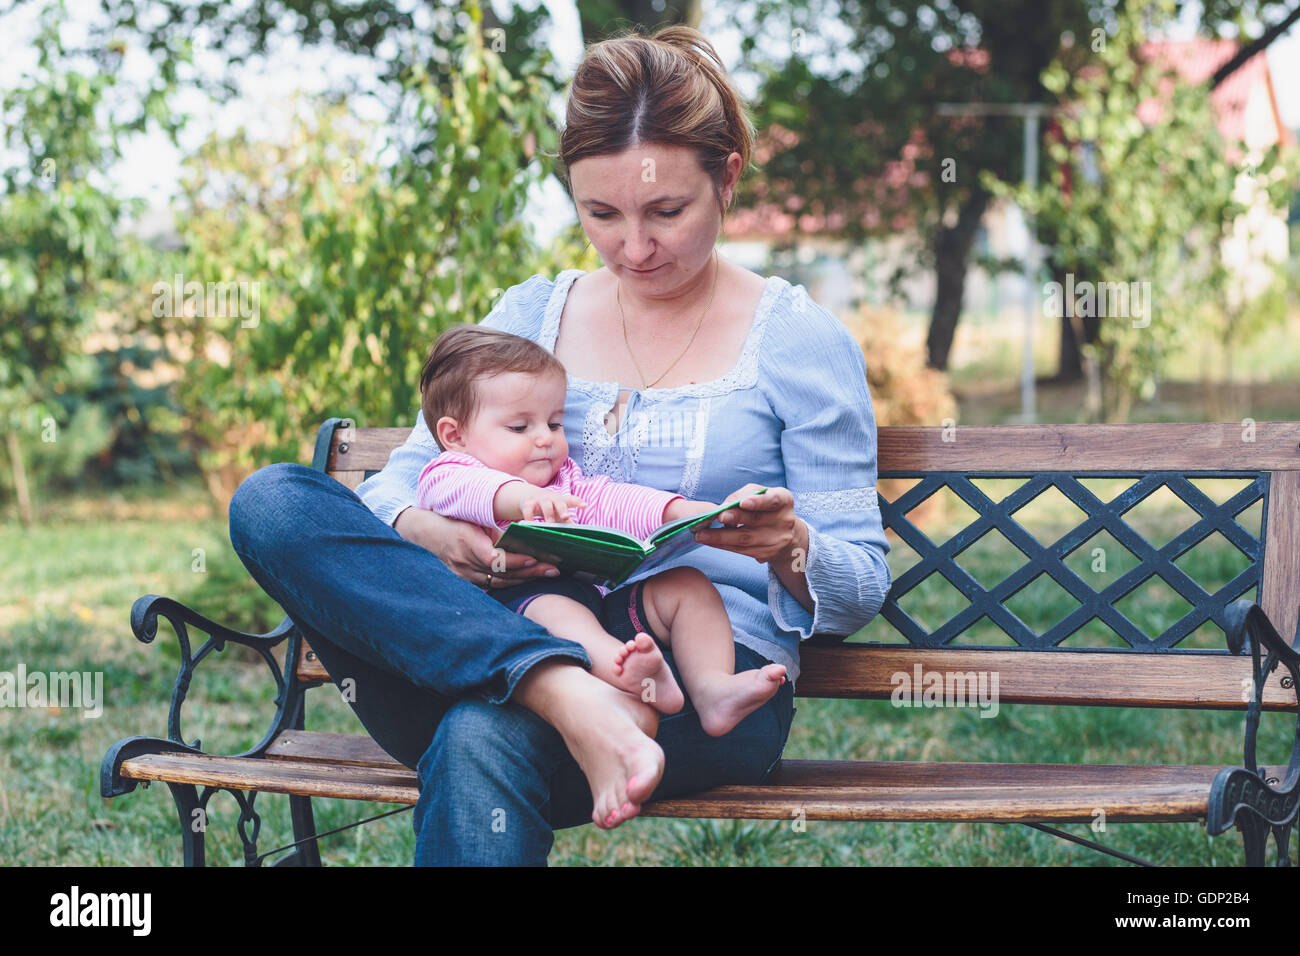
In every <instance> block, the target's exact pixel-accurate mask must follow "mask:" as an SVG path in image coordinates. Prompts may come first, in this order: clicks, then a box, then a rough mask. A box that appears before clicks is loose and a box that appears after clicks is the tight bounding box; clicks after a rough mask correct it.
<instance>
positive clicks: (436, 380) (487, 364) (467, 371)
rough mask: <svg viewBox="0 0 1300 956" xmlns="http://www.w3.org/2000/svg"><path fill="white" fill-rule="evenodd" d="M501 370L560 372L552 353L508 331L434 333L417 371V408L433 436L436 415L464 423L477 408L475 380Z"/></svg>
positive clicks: (461, 329) (466, 328)
mask: <svg viewBox="0 0 1300 956" xmlns="http://www.w3.org/2000/svg"><path fill="white" fill-rule="evenodd" d="M506 372H523V373H525V374H527V375H543V374H548V373H549V374H555V375H559V376H560V377H561V378H563V377H564V375H565V372H564V366H563V365H562V364H561V363H560V360H559V359H557V358H556V357H555V356H554V355H552V354H551V353H550V352H548V351H546V349H544V348H542V347H541V346H540V345H538V344H537V343H536V342H533V341H530V340H529V339H526V338H523V337H522V336H518V335H511V334H510V333H509V332H501V331H498V330H497V329H485V328H482V327H481V326H477V325H458V326H454V327H453V328H450V329H448V330H447V331H446V332H443V333H442V334H441V335H440V336H438V340H437V341H436V342H434V343H433V348H432V349H430V350H429V357H428V358H427V359H425V361H424V369H423V370H422V371H421V372H420V407H421V408H422V409H423V410H424V423H425V424H426V425H427V426H428V427H429V431H430V432H432V433H433V438H434V441H438V434H437V424H438V419H440V418H442V417H443V416H444V415H449V416H450V417H452V418H454V419H456V421H457V422H459V423H460V424H461V426H462V427H463V426H464V425H466V424H467V423H468V422H469V421H470V419H471V418H473V417H474V415H475V413H476V412H477V411H478V407H479V395H478V382H479V381H480V380H481V379H483V378H486V377H488V376H491V375H500V374H503V373H506ZM438 447H439V448H442V442H440V441H438ZM443 451H446V449H445V448H443Z"/></svg>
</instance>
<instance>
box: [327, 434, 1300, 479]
mask: <svg viewBox="0 0 1300 956" xmlns="http://www.w3.org/2000/svg"><path fill="white" fill-rule="evenodd" d="M410 434H411V430H410V429H409V428H352V429H348V430H347V432H346V433H345V435H344V437H343V438H340V437H339V436H338V434H336V436H335V440H334V442H333V443H332V447H331V449H330V457H329V468H328V470H329V472H330V473H331V474H332V473H333V472H335V471H378V470H379V469H381V468H383V467H384V465H386V464H388V456H389V454H391V453H392V451H393V449H394V448H397V447H398V446H399V445H401V444H402V443H403V442H405V441H406V439H407V436H409V435H410ZM876 434H877V443H878V459H877V466H878V468H879V470H880V473H881V474H885V473H889V472H910V471H980V472H988V473H1012V474H1014V473H1017V472H1023V471H1071V472H1083V471H1108V470H1123V471H1184V470H1186V471H1297V470H1300V422H1257V423H1254V425H1253V426H1252V427H1251V429H1247V428H1246V427H1245V426H1243V425H1242V424H1241V423H1240V422H1158V423H1154V424H1133V425H1127V424H1126V425H1100V424H1087V425H988V426H965V425H964V426H960V427H958V428H956V429H955V430H952V431H950V430H948V429H945V428H934V427H903V426H881V427H880V428H878V429H877V430H876ZM341 443H346V445H347V450H346V451H340V450H339V448H340V445H341Z"/></svg>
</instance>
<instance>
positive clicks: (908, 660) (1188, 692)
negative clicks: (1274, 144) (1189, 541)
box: [298, 644, 1296, 710]
mask: <svg viewBox="0 0 1300 956" xmlns="http://www.w3.org/2000/svg"><path fill="white" fill-rule="evenodd" d="M310 650H311V649H310V648H308V647H307V646H306V644H304V645H303V648H302V651H301V652H300V654H299V658H298V679H299V680H311V681H326V680H329V674H328V673H326V671H325V668H324V667H323V666H322V665H321V663H320V661H319V660H318V659H317V658H316V657H315V655H312V657H311V659H310V660H309V659H308V657H307V655H308V653H309V652H310ZM800 659H801V665H802V672H801V673H800V676H799V683H798V686H797V688H796V692H797V694H798V696H800V697H834V698H846V699H860V700H888V699H889V698H890V695H891V694H893V692H894V689H895V687H896V686H898V685H897V684H895V683H894V680H893V677H894V675H895V674H899V673H902V674H906V675H907V676H908V678H909V680H910V679H912V678H914V676H915V668H916V665H917V664H920V665H921V670H922V674H923V675H924V674H928V673H931V672H934V671H939V672H942V673H944V674H957V673H961V674H966V673H970V672H975V673H976V674H979V673H981V672H983V673H985V674H989V675H991V674H992V673H993V672H997V675H998V701H999V703H1003V704H1074V705H1094V706H1118V707H1186V708H1195V709H1203V710H1215V709H1219V710H1244V709H1245V707H1246V704H1245V702H1244V701H1242V699H1241V692H1242V683H1241V682H1242V679H1243V678H1245V679H1249V678H1250V658H1248V657H1229V656H1228V655H1226V654H1217V655H1216V654H1195V655H1193V654H1141V655H1137V654H1117V653H1114V652H1105V651H1094V652H1089V651H1017V650H1006V651H1000V650H970V649H966V650H962V649H956V648H916V647H909V646H904V645H881V644H843V645H840V646H837V647H827V646H822V647H816V646H810V645H805V646H804V647H803V648H802V649H801V651H800ZM1284 673H1285V672H1284V671H1283V670H1281V669H1279V670H1277V671H1274V673H1273V674H1272V675H1270V677H1269V678H1268V682H1267V683H1266V684H1265V687H1264V709H1265V710H1295V709H1296V698H1295V694H1294V693H1293V692H1291V691H1289V690H1287V689H1286V688H1284V687H1283V686H1282V684H1281V680H1282V677H1283V675H1284ZM989 679H991V677H989V678H986V680H989ZM989 686H991V685H989ZM917 694H918V695H919V694H920V691H919V690H918V691H917Z"/></svg>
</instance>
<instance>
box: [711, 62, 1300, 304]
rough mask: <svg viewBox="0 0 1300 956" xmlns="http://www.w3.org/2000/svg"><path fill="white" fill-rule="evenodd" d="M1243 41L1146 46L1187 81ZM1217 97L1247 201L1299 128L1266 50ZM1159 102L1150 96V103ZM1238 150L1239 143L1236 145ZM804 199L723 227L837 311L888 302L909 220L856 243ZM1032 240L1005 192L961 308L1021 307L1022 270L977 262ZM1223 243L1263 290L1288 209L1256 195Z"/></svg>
mask: <svg viewBox="0 0 1300 956" xmlns="http://www.w3.org/2000/svg"><path fill="white" fill-rule="evenodd" d="M1237 49H1238V44H1237V41H1235V40H1219V39H1195V40H1187V41H1151V42H1148V43H1147V44H1145V46H1144V51H1145V52H1146V53H1147V54H1148V56H1149V58H1150V59H1151V60H1153V61H1155V62H1157V63H1164V64H1167V65H1168V66H1169V67H1170V68H1172V69H1173V70H1174V71H1176V72H1177V74H1178V75H1179V77H1180V78H1181V79H1182V80H1183V81H1185V82H1188V83H1208V82H1209V79H1210V77H1211V76H1212V75H1213V74H1214V72H1215V70H1217V69H1218V68H1219V67H1220V66H1222V65H1223V64H1224V63H1225V62H1227V60H1228V59H1229V58H1231V57H1232V56H1233V54H1235V53H1236V52H1237ZM1210 103H1211V106H1212V108H1213V110H1214V116H1215V122H1216V125H1217V126H1218V130H1219V133H1220V134H1221V135H1222V136H1223V138H1224V139H1225V140H1227V141H1229V142H1238V141H1242V142H1244V143H1245V146H1246V153H1245V155H1233V154H1232V153H1230V154H1229V158H1230V159H1232V160H1234V161H1237V162H1241V163H1242V165H1243V171H1242V173H1241V175H1240V177H1239V180H1238V190H1239V192H1238V196H1239V197H1240V198H1242V199H1243V200H1245V199H1247V198H1248V197H1250V196H1252V195H1254V194H1255V189H1254V184H1253V182H1252V178H1251V174H1250V172H1249V171H1248V168H1247V167H1248V164H1249V161H1250V160H1253V159H1255V158H1258V157H1259V156H1260V155H1262V154H1263V153H1264V152H1265V151H1266V150H1267V149H1268V148H1269V147H1271V146H1273V145H1274V144H1281V145H1282V146H1283V147H1292V146H1294V145H1295V136H1294V135H1293V134H1292V132H1291V131H1290V130H1289V129H1287V128H1286V126H1285V125H1284V124H1283V123H1282V118H1281V114H1280V113H1279V112H1278V107H1277V97H1276V94H1275V91H1274V87H1273V80H1272V76H1271V74H1270V72H1269V68H1268V60H1267V57H1266V55H1265V54H1264V53H1262V52H1261V53H1259V54H1257V55H1255V56H1253V57H1251V59H1250V60H1248V61H1247V62H1246V63H1245V64H1244V65H1242V66H1241V67H1240V68H1239V69H1238V70H1237V71H1236V72H1234V73H1233V74H1232V75H1231V76H1229V77H1228V78H1227V79H1226V80H1225V81H1224V82H1223V83H1221V84H1220V85H1219V87H1218V88H1217V89H1216V90H1214V91H1213V92H1212V93H1211V95H1210ZM1156 109H1158V107H1157V106H1156V105H1155V104H1152V105H1151V108H1150V112H1154V110H1156ZM1144 118H1148V119H1149V118H1151V117H1150V116H1149V115H1148V116H1146V117H1144ZM791 135H792V134H791ZM1234 152H1237V153H1239V152H1240V151H1239V150H1235V148H1234ZM906 159H907V158H906V157H903V159H902V161H900V162H899V163H897V164H896V168H895V169H893V170H892V171H891V172H892V174H894V175H896V176H897V177H899V178H900V184H901V181H902V180H905V179H906V177H907V176H909V175H913V174H915V170H914V169H911V168H910V164H909V163H908V162H906ZM799 206H800V201H799V199H798V197H792V198H791V200H789V201H788V202H787V204H786V206H785V207H781V206H778V205H776V204H773V203H769V204H763V205H757V206H755V207H753V208H748V209H742V210H738V211H737V212H736V213H734V214H733V215H731V216H729V217H728V219H727V222H726V224H725V226H724V237H725V239H726V241H727V243H728V245H727V251H728V255H731V256H733V257H734V258H735V259H736V260H737V261H739V262H741V263H742V264H744V265H746V266H749V267H750V268H753V269H755V270H756V271H759V272H763V271H765V269H766V270H773V271H777V272H779V273H780V274H782V275H784V276H786V277H787V278H788V279H789V280H790V281H791V282H796V283H801V284H803V285H805V286H807V288H808V291H809V293H810V294H811V295H812V296H813V298H814V299H815V300H816V301H818V302H819V303H821V304H822V305H823V306H825V307H826V308H828V309H830V310H831V311H833V312H837V313H844V312H848V311H850V310H852V309H853V308H855V307H856V306H857V305H858V304H860V303H870V304H880V303H884V302H886V301H888V299H889V279H890V276H891V275H892V274H893V273H894V272H895V270H896V269H897V268H898V267H899V266H900V265H904V264H906V263H907V261H908V257H909V256H911V255H912V252H911V250H912V249H913V248H914V247H915V243H914V242H909V241H908V240H909V238H910V239H913V240H914V239H915V237H909V236H908V235H907V234H906V232H905V230H906V229H907V228H909V227H908V225H907V224H906V223H900V224H899V234H898V235H897V236H894V237H886V238H881V239H873V240H870V241H868V242H866V243H855V242H848V241H846V240H844V239H841V238H839V232H838V230H839V227H840V226H842V224H841V223H836V222H832V221H825V219H824V217H819V216H813V215H809V214H802V213H801V211H800V208H799ZM1030 239H1031V237H1030V235H1029V230H1028V228H1027V227H1026V223H1025V220H1024V217H1023V216H1022V215H1021V213H1020V210H1019V208H1018V207H1016V206H1015V205H1014V204H1012V203H1010V202H1007V201H1005V200H1001V199H995V200H994V201H993V202H991V203H990V205H989V208H988V211H987V212H986V213H985V215H984V217H983V219H982V220H981V224H980V229H979V232H978V233H977V234H976V238H975V242H974V246H973V248H972V256H971V258H972V265H971V267H970V269H969V271H968V272H967V276H966V289H965V297H964V301H963V308H962V311H963V315H964V317H965V319H972V320H974V322H975V323H976V324H979V323H981V322H993V321H996V320H997V319H998V317H999V315H1000V314H1001V313H1002V312H1003V311H1004V310H1006V309H1015V310H1019V309H1020V308H1022V305H1023V303H1024V302H1025V301H1026V290H1025V287H1024V279H1023V278H1022V277H1021V275H1019V274H1018V273H1015V274H1013V273H1001V274H990V273H989V272H987V271H986V270H984V269H982V268H980V267H979V266H977V265H976V264H975V262H976V261H977V260H978V259H979V258H981V257H991V258H998V259H1017V260H1022V259H1023V258H1024V257H1025V255H1026V253H1027V251H1028V249H1029V243H1030ZM791 247H793V248H791ZM1223 252H1224V260H1225V264H1227V265H1228V267H1229V268H1230V269H1231V270H1232V271H1233V272H1234V274H1236V275H1237V276H1238V277H1239V279H1240V282H1241V286H1242V289H1243V291H1245V292H1247V293H1248V294H1254V293H1256V292H1258V291H1259V289H1260V288H1261V286H1262V285H1264V284H1266V283H1267V282H1268V281H1269V280H1270V278H1271V276H1272V269H1271V265H1270V263H1273V262H1279V261H1282V260H1284V259H1285V258H1286V257H1287V255H1288V229H1287V210H1286V209H1272V208H1269V207H1267V206H1266V205H1263V204H1259V203H1256V204H1254V205H1253V206H1252V207H1251V210H1250V212H1249V213H1248V214H1247V215H1245V216H1243V217H1242V218H1241V220H1240V221H1239V222H1238V223H1237V227H1236V229H1235V234H1234V235H1233V236H1232V237H1231V238H1230V239H1228V240H1227V241H1226V243H1225V245H1224V250H1223ZM934 290H935V279H934V275H933V273H932V272H916V273H914V274H912V275H911V276H910V277H909V278H908V279H907V280H906V281H904V282H903V283H902V285H901V287H900V291H901V293H902V296H903V303H904V308H905V309H906V310H907V311H913V312H918V313H922V314H928V313H929V311H930V309H931V307H932V306H933V304H934V294H935V292H934ZM1034 294H1035V296H1037V292H1035V293H1034ZM965 319H964V320H965Z"/></svg>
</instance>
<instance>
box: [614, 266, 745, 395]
mask: <svg viewBox="0 0 1300 956" xmlns="http://www.w3.org/2000/svg"><path fill="white" fill-rule="evenodd" d="M717 259H718V251H717V250H716V249H715V250H713V260H714V266H715V268H714V270H713V288H711V289H710V290H709V301H708V302H707V303H706V304H705V306H704V311H703V312H701V313H700V320H699V321H698V322H696V323H695V331H694V332H692V333H691V337H690V339H689V340H688V341H687V343H686V348H684V349H682V351H681V354H680V355H678V356H677V358H675V359H673V362H672V365H669V366H668V367H667V368H666V369H664V373H663V375H660V376H659V377H658V378H657V379H655V380H654V381H653V382H651V383H650V384H649V385H647V384H646V380H645V372H643V371H641V366H640V365H638V364H637V361H636V356H635V355H633V354H632V343H631V342H629V341H628V340H627V316H626V315H624V314H623V295H622V293H623V285H622V283H619V284H618V285H617V286H616V287H615V288H616V291H615V293H614V298H615V300H616V301H617V302H618V316H619V319H621V320H622V322H623V344H624V345H625V346H627V355H628V358H630V359H631V360H632V367H633V368H635V369H636V373H637V375H639V376H641V387H642V388H654V387H655V386H656V385H658V384H659V383H660V382H662V381H663V380H664V379H665V378H666V377H667V375H668V373H669V372H671V371H672V370H673V367H674V366H676V365H677V363H678V362H680V361H681V360H682V359H683V358H684V357H685V355H686V353H687V352H689V351H690V350H691V345H692V343H694V342H695V336H697V335H699V334H700V328H701V327H702V326H703V325H704V317H705V316H706V315H708V314H709V309H710V308H712V307H713V294H714V293H715V292H717V291H718V273H719V272H721V271H722V269H721V268H720V267H718V266H717Z"/></svg>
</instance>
